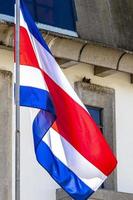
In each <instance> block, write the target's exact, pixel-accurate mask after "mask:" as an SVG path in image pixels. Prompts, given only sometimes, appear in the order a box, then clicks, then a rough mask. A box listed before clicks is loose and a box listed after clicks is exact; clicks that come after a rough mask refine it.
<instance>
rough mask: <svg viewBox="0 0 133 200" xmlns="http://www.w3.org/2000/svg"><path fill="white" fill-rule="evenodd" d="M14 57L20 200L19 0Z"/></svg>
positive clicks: (18, 0) (16, 174)
mask: <svg viewBox="0 0 133 200" xmlns="http://www.w3.org/2000/svg"><path fill="white" fill-rule="evenodd" d="M15 22H16V26H15V59H16V84H15V102H16V133H15V200H20V103H19V102H20V101H19V88H20V0H16V7H15Z"/></svg>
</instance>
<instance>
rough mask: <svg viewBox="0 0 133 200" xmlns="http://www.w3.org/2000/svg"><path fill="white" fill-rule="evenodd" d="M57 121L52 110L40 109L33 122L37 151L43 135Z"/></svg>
mask: <svg viewBox="0 0 133 200" xmlns="http://www.w3.org/2000/svg"><path fill="white" fill-rule="evenodd" d="M54 121H55V116H54V115H53V114H51V113H50V112H46V111H43V110H40V112H39V113H38V114H37V116H36V118H35V119H34V122H33V133H34V134H33V137H34V146H35V151H36V149H37V147H38V145H39V142H40V141H41V140H42V138H43V136H44V135H45V134H46V133H47V131H48V129H49V128H50V127H51V126H52V124H53V122H54Z"/></svg>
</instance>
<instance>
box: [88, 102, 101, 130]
mask: <svg viewBox="0 0 133 200" xmlns="http://www.w3.org/2000/svg"><path fill="white" fill-rule="evenodd" d="M86 108H87V110H88V111H89V113H90V114H91V116H92V118H93V119H94V120H95V122H96V124H97V125H99V126H102V118H101V112H102V109H101V108H96V107H91V106H88V105H86Z"/></svg>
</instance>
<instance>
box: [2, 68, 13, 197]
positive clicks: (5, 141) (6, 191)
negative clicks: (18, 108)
mask: <svg viewBox="0 0 133 200" xmlns="http://www.w3.org/2000/svg"><path fill="white" fill-rule="evenodd" d="M11 124H12V74H11V72H9V71H2V70H0V200H11V199H12V125H11Z"/></svg>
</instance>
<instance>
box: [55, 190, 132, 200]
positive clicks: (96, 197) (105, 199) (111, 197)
mask: <svg viewBox="0 0 133 200" xmlns="http://www.w3.org/2000/svg"><path fill="white" fill-rule="evenodd" d="M56 200H72V198H71V197H69V196H68V194H66V193H65V192H64V191H63V190H62V189H58V190H57V191H56ZM89 200H133V195H132V194H126V193H122V192H113V191H107V190H98V191H97V192H96V193H94V194H93V195H92V196H91V197H90V199H89Z"/></svg>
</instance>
